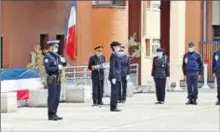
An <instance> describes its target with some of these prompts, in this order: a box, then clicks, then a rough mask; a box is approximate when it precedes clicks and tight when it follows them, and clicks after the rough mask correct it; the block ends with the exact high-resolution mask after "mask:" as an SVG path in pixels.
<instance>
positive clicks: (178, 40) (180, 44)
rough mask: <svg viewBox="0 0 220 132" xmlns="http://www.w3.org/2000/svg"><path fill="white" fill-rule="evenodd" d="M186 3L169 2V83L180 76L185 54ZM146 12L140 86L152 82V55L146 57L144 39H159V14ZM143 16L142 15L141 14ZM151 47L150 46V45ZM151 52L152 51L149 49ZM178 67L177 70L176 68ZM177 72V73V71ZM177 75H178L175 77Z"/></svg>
mask: <svg viewBox="0 0 220 132" xmlns="http://www.w3.org/2000/svg"><path fill="white" fill-rule="evenodd" d="M185 4H186V2H185V1H171V8H170V19H171V20H170V22H171V23H170V25H171V26H170V72H171V78H170V81H176V79H177V76H178V75H179V76H181V75H182V72H181V64H182V57H183V55H184V53H185V38H186V36H185V25H186V6H185ZM143 11H146V13H145V14H146V15H145V16H142V20H144V19H146V20H145V21H146V22H145V23H143V26H142V27H143V28H145V29H144V31H145V32H143V33H142V35H143V37H142V41H141V44H142V48H143V49H144V50H143V52H142V57H141V70H142V74H141V84H142V85H145V84H146V83H147V81H149V80H152V79H153V78H152V77H151V68H152V58H153V56H152V54H151V55H150V56H146V50H145V49H146V44H145V39H146V38H149V39H159V38H160V12H158V11H150V10H147V9H143ZM143 14H144V13H143ZM151 46H152V45H151ZM151 50H152V49H151ZM150 52H152V51H150ZM178 66H179V69H177V67H178ZM177 70H179V71H177ZM177 74H178V75H177Z"/></svg>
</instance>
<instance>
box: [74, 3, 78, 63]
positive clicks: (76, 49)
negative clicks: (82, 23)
mask: <svg viewBox="0 0 220 132" xmlns="http://www.w3.org/2000/svg"><path fill="white" fill-rule="evenodd" d="M75 12H76V27H75V28H76V29H75V32H76V33H75V45H76V46H75V49H73V50H75V51H76V52H75V57H76V59H75V61H76V63H75V64H76V66H77V61H78V56H77V54H78V48H77V45H78V44H77V34H78V30H77V27H78V24H77V20H78V18H77V16H78V15H77V1H75Z"/></svg>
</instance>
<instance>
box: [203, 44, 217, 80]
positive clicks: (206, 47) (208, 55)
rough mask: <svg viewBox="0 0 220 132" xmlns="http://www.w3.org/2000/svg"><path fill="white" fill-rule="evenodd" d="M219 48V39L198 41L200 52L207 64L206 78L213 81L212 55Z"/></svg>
mask: <svg viewBox="0 0 220 132" xmlns="http://www.w3.org/2000/svg"><path fill="white" fill-rule="evenodd" d="M219 48H220V42H219V41H212V42H208V41H201V42H200V53H201V57H202V59H203V61H204V62H205V63H207V64H208V80H209V81H213V80H214V77H213V76H212V56H213V53H214V52H215V51H216V50H218V49H219Z"/></svg>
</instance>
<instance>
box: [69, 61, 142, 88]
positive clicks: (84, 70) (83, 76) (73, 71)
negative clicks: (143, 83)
mask: <svg viewBox="0 0 220 132" xmlns="http://www.w3.org/2000/svg"><path fill="white" fill-rule="evenodd" d="M106 66H107V68H106V69H105V81H104V82H105V83H106V82H107V80H108V73H109V64H106ZM65 76H66V79H67V83H68V84H73V85H80V84H86V85H91V84H92V83H91V71H90V70H89V69H88V66H87V65H82V66H68V67H66V68H65ZM138 81H139V64H131V65H130V82H132V83H133V84H134V86H136V87H138V86H139V84H138Z"/></svg>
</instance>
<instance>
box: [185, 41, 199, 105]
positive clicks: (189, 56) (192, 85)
mask: <svg viewBox="0 0 220 132" xmlns="http://www.w3.org/2000/svg"><path fill="white" fill-rule="evenodd" d="M182 69H183V74H184V76H185V79H186V83H187V91H188V102H186V104H194V105H197V96H198V79H199V78H200V75H201V74H202V71H203V62H202V59H201V56H200V55H199V53H196V52H195V51H194V43H193V42H190V43H189V52H187V53H186V54H185V55H184V57H183V64H182Z"/></svg>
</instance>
